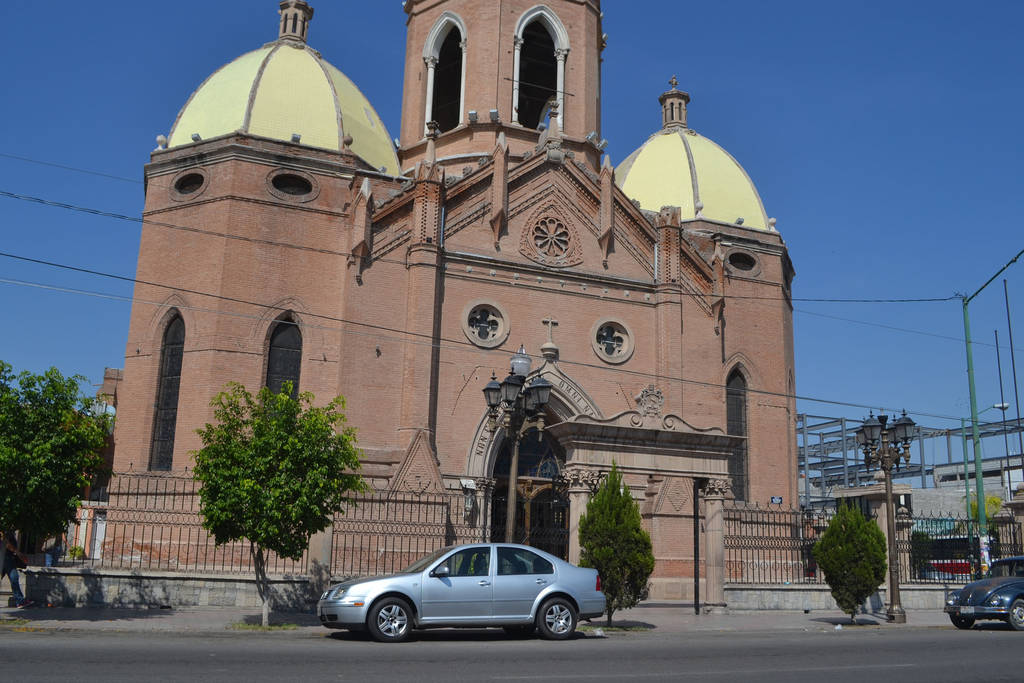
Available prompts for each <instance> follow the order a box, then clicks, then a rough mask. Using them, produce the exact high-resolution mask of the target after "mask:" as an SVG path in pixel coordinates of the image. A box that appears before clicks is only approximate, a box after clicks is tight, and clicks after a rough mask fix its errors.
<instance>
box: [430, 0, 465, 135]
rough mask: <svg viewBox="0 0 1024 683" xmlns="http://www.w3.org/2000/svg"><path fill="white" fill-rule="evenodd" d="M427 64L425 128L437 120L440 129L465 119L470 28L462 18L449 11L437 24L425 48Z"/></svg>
mask: <svg viewBox="0 0 1024 683" xmlns="http://www.w3.org/2000/svg"><path fill="white" fill-rule="evenodd" d="M423 63H424V64H425V65H426V67H427V83H426V86H427V92H426V101H427V104H426V111H425V112H424V118H423V128H424V131H426V124H427V123H429V122H430V121H436V122H437V125H438V130H440V132H442V133H444V132H445V131H449V130H452V129H453V128H456V127H457V126H458V125H459V124H460V123H462V116H463V110H464V108H465V107H464V103H465V99H466V31H465V28H464V25H463V23H462V20H461V19H459V17H458V16H456V15H455V14H453V13H451V12H445V13H444V14H443V15H442V17H441V19H440V20H439V21H438V22H437V24H435V25H434V28H433V29H432V30H431V32H430V35H429V36H428V38H427V44H426V46H425V47H424V49H423Z"/></svg>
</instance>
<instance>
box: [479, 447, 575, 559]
mask: <svg viewBox="0 0 1024 683" xmlns="http://www.w3.org/2000/svg"><path fill="white" fill-rule="evenodd" d="M539 437H540V438H538V433H537V430H536V429H530V430H529V431H527V432H526V434H524V435H523V438H522V440H521V441H520V442H519V472H518V476H517V477H516V492H517V493H516V528H515V534H514V536H513V539H514V540H515V541H516V542H517V543H524V544H526V545H532V546H533V547H535V548H540V549H541V550H545V551H547V552H549V553H551V554H552V555H556V556H558V557H561V558H568V557H569V498H568V496H567V494H566V490H565V486H564V483H563V482H562V477H561V474H562V469H563V468H564V467H565V454H564V452H563V451H562V449H561V447H560V446H559V445H558V442H557V441H555V440H554V439H552V438H551V437H549V436H548V434H547V433H546V432H542V433H541V434H540V435H539ZM512 446H513V444H512V440H511V439H505V440H504V442H503V443H502V445H501V450H500V451H499V453H498V457H497V459H496V460H495V463H494V472H493V475H492V476H493V477H494V480H495V484H494V498H493V504H492V505H491V538H492V539H494V540H499V541H500V540H504V539H505V527H506V524H505V520H506V508H507V504H508V490H509V468H510V466H511V464H512Z"/></svg>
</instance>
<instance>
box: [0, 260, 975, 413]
mask: <svg viewBox="0 0 1024 683" xmlns="http://www.w3.org/2000/svg"><path fill="white" fill-rule="evenodd" d="M58 267H59V266H58ZM113 277H114V278H115V279H118V280H132V278H125V277H124V276H113ZM0 283H4V284H10V285H17V286H25V287H34V288H39V289H47V290H51V291H57V292H63V293H70V294H79V295H84V296H92V297H97V298H103V299H112V300H119V301H124V302H131V303H133V304H134V303H140V304H144V305H151V306H159V307H168V308H177V309H183V310H194V311H198V312H203V313H213V314H215V315H227V316H231V317H240V318H248V319H255V320H260V319H262V318H263V316H258V315H247V314H244V313H235V312H231V311H222V310H219V309H208V308H201V307H196V306H180V305H177V304H174V305H169V304H167V302H166V301H160V302H158V301H149V300H144V299H137V298H136V297H134V296H132V297H128V296H123V295H116V294H108V293H103V292H92V291H89V290H80V289H73V288H67V287H60V286H56V285H47V284H43V283H36V282H27V281H23V280H13V279H9V278H0ZM140 283H141V284H150V285H152V286H155V287H160V288H164V289H169V290H172V291H189V290H181V289H179V288H177V287H172V286H169V285H160V284H154V283H145V282H141V281H140ZM190 293H195V294H197V295H201V296H209V297H211V298H215V299H223V300H227V301H231V302H235V303H242V304H246V305H250V306H255V307H258V308H267V309H277V307H276V306H272V305H270V304H261V303H257V302H251V301H246V300H243V299H235V298H232V297H224V296H220V295H217V294H210V293H204V292H190ZM296 313H298V314H300V315H301V316H309V317H313V318H319V319H322V320H328V321H332V322H338V323H342V324H344V325H354V326H358V327H365V328H370V329H372V330H374V331H375V333H369V332H359V331H356V330H351V329H346V328H342V327H334V326H328V325H312V324H307V323H303V325H304V326H307V327H310V328H313V329H321V330H327V331H333V332H340V333H342V334H354V335H357V336H364V337H371V338H375V339H378V340H383V341H394V342H398V343H405V344H409V343H411V344H417V345H422V346H430V347H432V348H437V349H445V348H447V349H449V350H453V349H458V350H462V351H466V350H469V351H473V352H474V353H479V354H482V355H490V354H492V353H493V351H494V350H493V349H481V348H479V347H477V346H476V345H474V344H471V343H470V342H466V341H461V340H458V339H447V338H444V337H439V338H438V340H437V341H434V339H433V337H432V336H430V335H427V334H424V333H417V332H410V331H407V330H400V329H398V328H394V327H387V326H384V325H373V324H370V323H361V322H357V321H352V320H346V319H343V318H337V317H334V316H328V315H322V314H318V313H312V312H309V311H296ZM281 322H284V323H287V322H289V321H281ZM292 324H295V323H292ZM380 332H387V333H391V334H397V335H400V336H399V337H388V336H381V335H380V334H379V333H380ZM416 338H421V339H422V340H417V339H416ZM499 353H502V352H501V351H499ZM530 355H531V357H533V358H537V356H536V355H535V354H530ZM558 362H559V364H563V365H571V366H575V367H580V368H587V369H591V370H598V371H600V372H602V373H608V372H612V373H620V374H625V375H630V376H632V377H636V378H643V379H644V381H658V382H663V381H669V382H678V383H680V384H687V385H692V386H700V387H704V388H711V389H719V390H725V389H726V388H727V387H726V385H724V384H717V383H714V382H703V381H700V380H695V379H687V378H683V377H667V376H664V375H658V374H656V373H650V372H641V371H638V370H629V369H627V368H622V367H614V368H612V367H606V366H603V365H598V364H596V363H586V362H583V361H572V360H566V359H562V358H560V359H559V361H558ZM746 391H747V393H749V394H758V395H762V396H772V397H775V398H783V399H794V400H798V401H809V402H812V403H821V404H825V405H834V406H842V407H848V408H858V409H861V410H884V409H886V408H885V407H884V406H875V405H868V404H860V403H850V402H847V401H839V400H833V399H822V398H815V397H812V396H801V395H799V394H788V393H785V392H777V391H767V390H764V389H753V388H750V387H748V388H747V389H746ZM907 412H908V413H910V414H912V415H918V416H923V417H932V418H936V419H943V420H959V419H960V418H959V417H952V416H948V415H942V414H937V413H928V412H925V411H922V410H908V411H907Z"/></svg>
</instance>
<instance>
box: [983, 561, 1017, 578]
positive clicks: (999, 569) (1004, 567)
mask: <svg viewBox="0 0 1024 683" xmlns="http://www.w3.org/2000/svg"><path fill="white" fill-rule="evenodd" d="M988 575H989V577H991V578H993V579H1001V578H1003V577H1005V576H1013V575H1014V573H1013V562H996V563H995V564H994V565H992V568H991V569H989V570H988Z"/></svg>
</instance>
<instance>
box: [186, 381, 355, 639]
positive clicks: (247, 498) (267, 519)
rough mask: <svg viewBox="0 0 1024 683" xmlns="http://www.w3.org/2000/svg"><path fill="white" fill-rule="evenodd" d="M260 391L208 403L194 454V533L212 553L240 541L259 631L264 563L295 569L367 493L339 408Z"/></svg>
mask: <svg viewBox="0 0 1024 683" xmlns="http://www.w3.org/2000/svg"><path fill="white" fill-rule="evenodd" d="M291 391H292V386H291V382H285V384H284V386H283V387H282V388H281V393H279V394H274V393H273V392H271V391H270V389H267V388H266V387H264V388H263V389H262V390H260V392H259V394H258V395H257V396H255V397H254V396H253V395H252V394H251V393H249V392H248V391H247V390H246V388H245V387H244V386H242V385H241V384H236V383H230V384H228V385H227V386H226V387H225V390H224V391H222V392H221V393H219V394H218V395H217V396H215V397H214V398H213V400H212V401H211V403H210V405H212V406H213V407H214V409H215V410H214V416H215V418H216V424H207V425H206V426H205V427H203V428H202V429H199V430H197V432H198V434H199V436H200V437H201V438H202V441H203V447H202V448H201V449H200V450H198V451H195V452H193V454H192V455H193V456H194V458H195V477H196V479H198V480H199V482H200V484H201V488H200V490H199V499H200V512H201V514H202V516H203V526H204V527H205V528H206V529H207V530H209V531H210V532H211V533H212V534H213V537H214V539H215V541H216V542H217V544H218V545H221V544H224V543H229V542H233V541H240V540H247V541H249V549H250V553H251V555H252V560H253V568H254V570H255V573H256V585H257V590H258V591H259V594H260V599H261V600H262V601H263V625H264V626H266V625H268V623H269V619H270V584H269V580H268V578H267V557H268V553H270V552H273V553H276V554H277V555H279V556H281V557H286V558H289V559H292V560H298V559H299V558H301V557H302V553H303V552H304V551H305V550H306V548H307V547H308V546H309V539H310V537H311V536H312V535H313V534H315V533H317V532H319V531H322V530H324V529H326V528H327V527H329V526H330V525H331V524H332V522H333V517H334V513H335V512H339V511H342V510H344V509H345V508H346V507H347V505H348V504H349V503H350V502H351V498H350V494H351V493H355V492H359V491H364V490H366V484H365V482H364V481H363V479H362V477H361V476H360V475H359V474H358V473H357V470H358V469H359V456H360V451H359V449H357V448H356V446H355V442H356V437H355V430H354V429H353V428H352V427H345V426H344V425H345V415H344V414H343V413H342V412H341V411H342V410H343V409H344V407H345V402H344V399H343V398H342V397H341V396H339V397H337V398H335V399H334V400H333V401H331V402H330V403H329V404H327V405H326V406H323V407H316V406H314V405H313V395H312V394H310V393H302V394H299V395H298V397H296V398H293V397H292V396H291Z"/></svg>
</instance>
